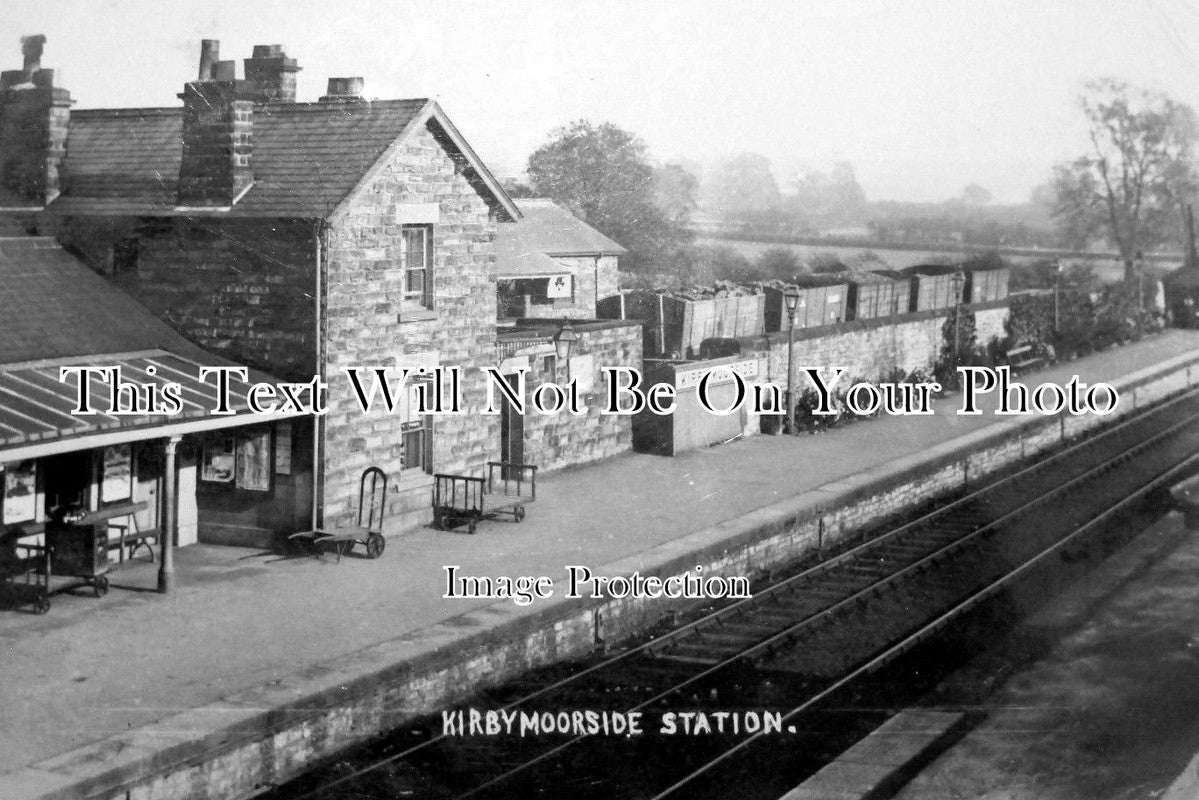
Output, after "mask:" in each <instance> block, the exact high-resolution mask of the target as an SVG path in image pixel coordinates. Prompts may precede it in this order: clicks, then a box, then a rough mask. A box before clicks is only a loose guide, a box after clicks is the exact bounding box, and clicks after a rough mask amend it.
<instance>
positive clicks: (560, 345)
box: [552, 319, 580, 386]
mask: <svg viewBox="0 0 1199 800" xmlns="http://www.w3.org/2000/svg"><path fill="white" fill-rule="evenodd" d="M579 338H580V337H579V334H578V332H577V331H576V330H575V329H574V328H573V327H571V324H570V320H568V319H566V320H562V327H560V328H558V332H557V333H555V334H554V336H553V339H552V341H553V343H554V354H555V357H556V358H557V359H558V361H559V362H565V363H566V385H567V386H569V385H570V350H571V348H572V347H574V344H575V342H577V341H579Z"/></svg>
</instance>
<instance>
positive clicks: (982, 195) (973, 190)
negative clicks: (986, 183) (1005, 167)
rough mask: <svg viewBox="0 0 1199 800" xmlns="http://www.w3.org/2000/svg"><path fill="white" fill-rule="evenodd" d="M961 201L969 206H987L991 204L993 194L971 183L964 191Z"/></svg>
mask: <svg viewBox="0 0 1199 800" xmlns="http://www.w3.org/2000/svg"><path fill="white" fill-rule="evenodd" d="M961 201H962V202H963V203H965V204H966V205H968V206H985V205H986V204H987V203H989V202H991V193H990V192H989V191H988V190H987V189H986V188H985V187H983V186H979V185H978V184H977V183H971V184H968V185H967V186H966V188H964V189H962V196H961Z"/></svg>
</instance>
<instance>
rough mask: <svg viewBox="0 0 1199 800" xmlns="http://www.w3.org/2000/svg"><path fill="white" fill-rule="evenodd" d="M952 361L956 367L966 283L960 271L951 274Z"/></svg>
mask: <svg viewBox="0 0 1199 800" xmlns="http://www.w3.org/2000/svg"><path fill="white" fill-rule="evenodd" d="M951 280H952V282H953V360H954V366H957V360H958V340H959V338H960V331H961V328H962V286H963V285H964V284H965V283H966V276H965V275H964V274H962V271H961V270H958V271H957V272H955V273H953V278H952V279H951Z"/></svg>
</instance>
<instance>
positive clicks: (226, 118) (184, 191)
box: [178, 39, 255, 207]
mask: <svg viewBox="0 0 1199 800" xmlns="http://www.w3.org/2000/svg"><path fill="white" fill-rule="evenodd" d="M219 53H220V43H219V42H217V41H216V40H214V39H205V40H204V41H203V43H202V44H201V46H200V70H199V79H198V80H194V81H191V82H189V83H188V84H186V85H185V86H184V88H183V92H182V93H181V94H180V95H179V97H180V98H181V99H182V100H183V159H182V162H181V163H180V166H179V196H178V202H179V205H181V206H199V207H203V206H215V207H223V206H231V205H233V204H234V202H236V201H237V200H238V199H239V198H240V197H241V195H242V194H244V193H245V191H246V190H247V189H249V188H250V184H252V183H253V182H254V168H253V165H252V163H251V159H252V157H253V152H254V134H253V128H254V99H255V92H254V91H253V87H252V86H251V85H250V83H249V82H247V81H239V80H237V79H236V76H235V69H236V64H235V63H234V62H232V61H219V60H217V59H218V56H219ZM205 76H207V77H205Z"/></svg>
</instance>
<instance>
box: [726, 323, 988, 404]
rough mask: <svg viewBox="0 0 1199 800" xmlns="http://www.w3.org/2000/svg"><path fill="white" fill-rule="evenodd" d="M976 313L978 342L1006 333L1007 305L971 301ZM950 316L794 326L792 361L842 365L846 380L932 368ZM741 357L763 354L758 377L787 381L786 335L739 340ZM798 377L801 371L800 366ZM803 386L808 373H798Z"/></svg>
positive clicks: (802, 363) (800, 385)
mask: <svg viewBox="0 0 1199 800" xmlns="http://www.w3.org/2000/svg"><path fill="white" fill-rule="evenodd" d="M967 308H968V309H969V310H971V311H972V312H973V313H974V317H975V325H976V329H977V330H978V342H979V344H980V345H982V344H985V343H986V342H987V340H988V339H989V338H990V337H991V336H996V335H997V336H999V337H1000V338H1002V337H1003V335H1004V333H1003V325H1004V322H1005V321H1006V319H1007V310H1008V309H1007V305H1006V304H1003V305H993V304H980V305H977V306H973V307H971V306H967ZM947 319H948V317H947V316H946V315H945V314H944V313H943V312H938V311H922V312H916V313H913V314H905V315H903V316H900V317H890V318H882V319H873V320H862V321H859V322H847V323H841V324H838V325H826V326H823V327H819V328H803V329H799V328H797V329H796V331H795V345H794V353H793V358H794V366H795V368H796V370H798V369H799V368H800V367H811V366H817V367H821V368H827V367H833V366H840V367H845V368H846V369H847V370H848V371H847V373H846V376H845V378H844V379H843V380H845V381H846V385H848V379H850V378H853V379H860V380H866V381H875V380H879V379H880V378H885V377H888V376H889V375H890V373H891V372H892V371H893V370H894V369H895V368H897V367H898V368H899V369H902V370H903V371H904V372H905V373H911V372H912V371H913V370H916V369H920V370H924V371H925V372H929V373H931V371H932V368H933V364H934V363H935V362H936V360H937V355H938V354H939V352H940V350H941V345H942V333H941V331H942V327H943V326H944V325H945V321H946V320H947ZM740 342H741V352H742V357H746V358H748V357H751V356H757V357H763V358H765V360H766V373H765V375H764V376H762V377H761V378H760V380H765V381H770V382H773V383H776V384H780V385H781V384H783V383H785V382H786V380H787V334H786V333H772V334H769V335H768V336H757V337H750V338H745V339H741V340H740ZM796 374H797V376H798V375H799V373H798V371H797V373H796ZM797 380H798V381H799V384H798V386H799V389H800V390H802V388H803V387H805V386H806V385H807V384H806V381H807V378H806V377H797Z"/></svg>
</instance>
